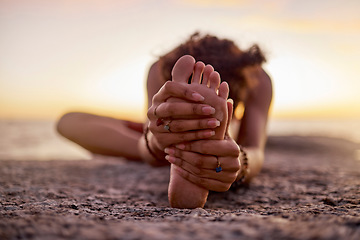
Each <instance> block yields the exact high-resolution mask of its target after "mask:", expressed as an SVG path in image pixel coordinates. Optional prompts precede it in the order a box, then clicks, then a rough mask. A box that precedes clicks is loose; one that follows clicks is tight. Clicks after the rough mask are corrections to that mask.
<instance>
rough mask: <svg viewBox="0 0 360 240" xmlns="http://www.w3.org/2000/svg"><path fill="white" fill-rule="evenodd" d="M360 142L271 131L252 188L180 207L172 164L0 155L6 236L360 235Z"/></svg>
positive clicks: (1, 235)
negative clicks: (172, 186)
mask: <svg viewBox="0 0 360 240" xmlns="http://www.w3.org/2000/svg"><path fill="white" fill-rule="evenodd" d="M359 149H360V146H359V144H355V143H352V142H348V141H345V140H341V139H332V138H323V137H297V136H287V137H270V138H269V141H268V145H267V150H266V163H265V166H264V168H263V171H262V172H261V174H260V175H259V176H258V178H256V179H255V180H254V181H253V182H252V184H251V186H250V187H249V188H246V189H245V188H242V189H239V190H237V191H235V192H234V191H233V192H227V193H212V194H211V195H210V197H209V201H208V203H207V204H206V206H205V208H204V209H194V210H189V209H183V210H179V209H173V208H170V207H169V205H168V202H167V183H168V180H169V170H168V169H167V168H158V169H154V168H151V167H149V166H146V165H144V164H138V163H130V162H127V161H125V160H123V159H115V158H104V157H100V156H97V157H94V159H92V160H89V161H85V160H82V161H81V160H76V159H74V160H73V161H68V160H67V161H62V160H61V159H59V160H53V161H31V159H27V161H6V160H5V161H0V239H354V240H355V239H360V161H359V159H358V157H359V156H358V154H359Z"/></svg>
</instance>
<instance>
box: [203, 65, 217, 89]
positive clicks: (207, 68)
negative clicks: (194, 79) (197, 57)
mask: <svg viewBox="0 0 360 240" xmlns="http://www.w3.org/2000/svg"><path fill="white" fill-rule="evenodd" d="M213 71H214V68H213V67H212V66H211V65H206V66H205V68H204V72H203V76H202V82H201V83H202V84H203V85H205V86H209V78H210V74H211V73H212V72H213Z"/></svg>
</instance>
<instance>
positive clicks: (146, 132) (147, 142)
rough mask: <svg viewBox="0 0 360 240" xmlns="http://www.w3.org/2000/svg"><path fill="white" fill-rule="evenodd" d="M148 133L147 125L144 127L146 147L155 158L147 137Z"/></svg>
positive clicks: (155, 157)
mask: <svg viewBox="0 0 360 240" xmlns="http://www.w3.org/2000/svg"><path fill="white" fill-rule="evenodd" d="M148 133H149V126H147V127H146V128H145V131H144V138H145V143H146V148H147V149H148V151H149V153H150V154H151V156H153V158H154V159H157V156H156V155H155V153H154V152H153V151H152V150H151V148H150V144H149V140H148V138H147V135H148Z"/></svg>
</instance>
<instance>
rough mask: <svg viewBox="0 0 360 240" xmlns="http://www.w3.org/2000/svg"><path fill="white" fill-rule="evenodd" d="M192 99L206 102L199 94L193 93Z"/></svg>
mask: <svg viewBox="0 0 360 240" xmlns="http://www.w3.org/2000/svg"><path fill="white" fill-rule="evenodd" d="M192 97H193V99H194V100H195V101H204V100H205V98H204V97H203V96H201V95H200V94H199V93H197V92H195V93H193V94H192Z"/></svg>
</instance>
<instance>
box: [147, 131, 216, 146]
mask: <svg viewBox="0 0 360 240" xmlns="http://www.w3.org/2000/svg"><path fill="white" fill-rule="evenodd" d="M157 130H158V128H157V127H156V128H155V129H154V128H153V125H150V131H151V132H152V133H153V135H154V136H155V137H156V140H157V142H158V143H159V146H160V147H161V149H164V148H165V147H168V146H170V145H176V144H179V143H182V142H188V141H194V140H199V139H208V138H210V137H212V136H214V135H215V131H214V130H211V129H206V130H198V131H190V132H182V133H163V132H157Z"/></svg>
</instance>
